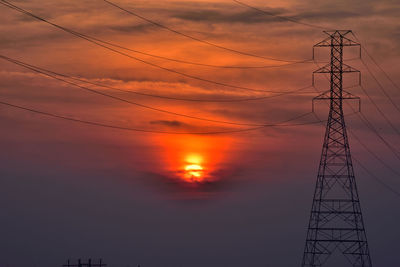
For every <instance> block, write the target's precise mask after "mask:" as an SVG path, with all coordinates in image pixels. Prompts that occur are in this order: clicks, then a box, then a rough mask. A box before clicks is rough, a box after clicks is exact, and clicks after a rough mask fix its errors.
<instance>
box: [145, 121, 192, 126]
mask: <svg viewBox="0 0 400 267" xmlns="http://www.w3.org/2000/svg"><path fill="white" fill-rule="evenodd" d="M150 124H152V125H162V126H167V127H174V128H176V127H182V126H184V125H186V124H185V123H183V122H180V121H177V120H173V121H168V120H155V121H150Z"/></svg>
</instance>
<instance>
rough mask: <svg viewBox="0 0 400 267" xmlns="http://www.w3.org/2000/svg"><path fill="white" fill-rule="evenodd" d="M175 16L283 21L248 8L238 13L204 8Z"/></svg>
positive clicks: (204, 19)
mask: <svg viewBox="0 0 400 267" xmlns="http://www.w3.org/2000/svg"><path fill="white" fill-rule="evenodd" d="M266 11H268V12H271V13H273V14H280V13H282V12H283V10H282V9H281V8H279V9H267V10H266ZM172 16H173V17H175V18H179V19H183V20H189V21H195V22H211V23H245V24H250V23H265V22H277V21H281V19H279V18H276V17H273V16H268V15H266V14H263V13H260V12H257V11H254V10H246V11H242V12H237V13H231V14H229V13H226V11H225V10H221V11H219V10H214V9H213V10H211V9H203V10H188V11H182V12H177V13H175V14H173V15H172Z"/></svg>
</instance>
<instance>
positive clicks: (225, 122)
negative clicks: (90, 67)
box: [1, 57, 268, 127]
mask: <svg viewBox="0 0 400 267" xmlns="http://www.w3.org/2000/svg"><path fill="white" fill-rule="evenodd" d="M1 58H3V59H5V58H4V57H1ZM6 60H7V61H9V62H12V63H14V64H16V65H19V66H21V67H24V68H27V69H30V70H32V71H35V72H37V73H40V74H43V75H45V76H47V77H50V78H53V79H55V80H59V81H62V82H65V83H67V84H69V85H72V86H75V87H78V88H80V89H83V90H86V91H89V92H91V93H95V94H98V95H101V96H105V97H108V98H111V99H113V100H117V101H120V102H124V103H127V104H131V105H135V106H139V107H142V108H145V109H150V110H153V111H157V112H162V113H166V114H170V115H175V116H180V117H185V118H189V119H195V120H201V121H207V122H214V123H222V124H229V125H238V126H261V127H262V126H264V125H268V123H265V124H255V123H239V122H231V121H222V120H214V119H208V118H202V117H197V116H191V115H186V114H182V113H178V112H172V111H168V110H164V109H160V108H156V107H152V106H149V105H144V104H140V103H137V102H133V101H130V100H126V99H123V98H120V97H116V96H113V95H110V94H107V93H104V92H100V91H97V90H95V89H91V88H88V87H85V86H82V85H79V84H77V83H75V82H71V81H68V80H65V79H63V78H59V77H57V76H55V75H53V74H51V73H47V72H45V71H42V70H40V69H36V68H34V67H33V66H28V65H26V64H24V63H22V62H17V61H13V60H10V59H6Z"/></svg>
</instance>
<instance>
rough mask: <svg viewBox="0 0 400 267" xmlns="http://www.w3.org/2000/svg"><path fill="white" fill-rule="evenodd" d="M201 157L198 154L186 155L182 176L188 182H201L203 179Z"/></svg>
mask: <svg viewBox="0 0 400 267" xmlns="http://www.w3.org/2000/svg"><path fill="white" fill-rule="evenodd" d="M202 162H203V158H202V157H201V156H199V155H193V154H191V155H189V156H187V157H186V165H185V167H184V178H185V180H187V181H190V182H201V181H203V180H204V167H203V166H202Z"/></svg>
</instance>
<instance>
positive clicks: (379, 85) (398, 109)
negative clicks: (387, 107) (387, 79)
mask: <svg viewBox="0 0 400 267" xmlns="http://www.w3.org/2000/svg"><path fill="white" fill-rule="evenodd" d="M360 60H361V62H362V64H363V65H364V67H365V68H366V69H367V71H368V72H369V74H371V76H372V78H373V79H374V81H375V82H376V84H378V87H379V88H380V89H381V91H382V92H383V94H384V95H385V96H386V97H387V99H389V101H390V103H392V105H393V106H394V107H395V108H396V109H397V111H398V112H400V107H399V106H397V104H396V103H395V102H394V101H393V99H392V98H391V97H390V95H389V94H388V93H387V92H386V90H385V88H384V87H383V85H382V84H381V83H380V82H379V80H378V78H376V76H375V75H374V74H373V73H372V71H371V69H370V68H369V67H368V66H367V64H366V63H365V61H364V60H363V59H362V58H361V59H360Z"/></svg>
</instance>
